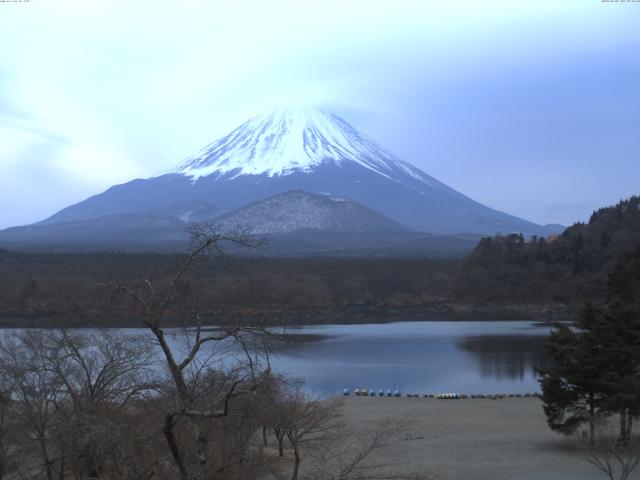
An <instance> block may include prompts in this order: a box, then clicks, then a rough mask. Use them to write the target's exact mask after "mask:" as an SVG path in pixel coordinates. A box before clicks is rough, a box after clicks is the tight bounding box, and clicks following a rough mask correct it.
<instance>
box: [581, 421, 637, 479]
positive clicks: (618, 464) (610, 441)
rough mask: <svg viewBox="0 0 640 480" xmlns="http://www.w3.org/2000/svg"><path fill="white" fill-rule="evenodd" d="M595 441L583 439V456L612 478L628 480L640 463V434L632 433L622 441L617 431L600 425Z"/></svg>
mask: <svg viewBox="0 0 640 480" xmlns="http://www.w3.org/2000/svg"><path fill="white" fill-rule="evenodd" d="M596 433H597V435H596V438H595V440H594V441H593V442H590V441H583V442H582V449H581V454H582V458H584V460H586V461H587V462H589V463H590V464H591V465H593V466H594V467H596V468H597V469H598V470H600V471H601V472H602V473H604V474H605V475H606V476H607V478H609V479H610V480H627V479H629V478H631V474H632V473H633V472H634V471H635V470H636V468H638V466H639V465H640V436H638V435H632V436H629V437H628V438H627V441H626V442H624V443H623V442H620V440H619V437H618V435H617V433H616V432H615V431H614V430H613V429H611V428H607V427H606V426H602V425H601V426H599V427H598V429H597V432H596Z"/></svg>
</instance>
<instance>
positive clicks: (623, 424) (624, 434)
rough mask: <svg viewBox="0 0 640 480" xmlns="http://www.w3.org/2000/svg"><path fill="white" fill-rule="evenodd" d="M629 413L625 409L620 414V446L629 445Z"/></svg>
mask: <svg viewBox="0 0 640 480" xmlns="http://www.w3.org/2000/svg"><path fill="white" fill-rule="evenodd" d="M628 415H629V412H628V410H627V409H626V408H625V409H623V410H622V411H621V412H620V438H618V443H619V444H620V445H627V444H628V443H629V432H628V431H627V429H628V419H627V417H628Z"/></svg>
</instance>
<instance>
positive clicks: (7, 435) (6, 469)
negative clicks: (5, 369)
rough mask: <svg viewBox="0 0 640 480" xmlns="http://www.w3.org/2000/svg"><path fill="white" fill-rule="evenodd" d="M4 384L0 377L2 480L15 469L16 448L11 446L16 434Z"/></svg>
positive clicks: (0, 473) (0, 479)
mask: <svg viewBox="0 0 640 480" xmlns="http://www.w3.org/2000/svg"><path fill="white" fill-rule="evenodd" d="M3 383H4V382H2V378H1V377H0V480H2V479H3V478H4V477H5V475H7V474H9V473H11V470H13V469H14V467H15V464H14V459H15V455H13V453H14V451H15V446H14V445H12V444H11V442H12V439H13V436H14V434H15V432H13V431H12V430H13V429H12V427H13V425H12V424H11V418H10V408H11V400H10V399H9V394H8V393H7V392H6V387H5V386H4V385H3Z"/></svg>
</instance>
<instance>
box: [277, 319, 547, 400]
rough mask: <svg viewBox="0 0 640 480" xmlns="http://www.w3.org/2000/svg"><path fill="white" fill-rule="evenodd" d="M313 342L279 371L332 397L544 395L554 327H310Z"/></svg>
mask: <svg viewBox="0 0 640 480" xmlns="http://www.w3.org/2000/svg"><path fill="white" fill-rule="evenodd" d="M292 332H293V333H296V334H303V335H315V336H316V337H315V340H313V341H302V342H300V343H298V344H297V345H296V346H295V347H294V348H292V349H290V350H287V351H284V352H280V353H278V354H276V355H275V356H274V358H273V360H272V364H273V366H274V367H275V368H276V369H278V370H280V371H283V372H287V373H289V374H291V375H293V376H296V377H301V378H305V379H306V385H307V388H308V390H309V391H310V392H312V393H314V394H316V395H318V396H322V397H326V396H331V395H336V394H338V393H339V392H340V391H341V390H342V389H343V388H357V387H363V388H369V389H370V388H374V389H376V390H377V389H380V388H383V389H387V388H394V387H396V386H397V387H400V389H401V390H402V391H403V393H418V394H424V393H437V392H443V391H449V392H458V393H469V394H473V393H527V392H534V391H538V390H539V388H538V382H537V379H536V374H535V367H540V366H543V365H544V364H545V363H546V356H545V350H544V342H545V338H546V336H547V335H548V333H549V328H548V327H543V326H539V325H536V324H534V323H533V322H524V321H512V322H504V321H501V322H484V321H477V322H400V323H389V324H365V325H326V326H308V327H302V328H298V329H295V330H293V331H292Z"/></svg>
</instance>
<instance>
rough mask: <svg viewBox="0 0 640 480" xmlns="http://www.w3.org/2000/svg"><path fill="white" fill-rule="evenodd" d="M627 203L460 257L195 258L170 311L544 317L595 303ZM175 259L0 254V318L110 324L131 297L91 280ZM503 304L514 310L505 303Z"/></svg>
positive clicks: (635, 200)
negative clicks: (556, 309) (552, 310)
mask: <svg viewBox="0 0 640 480" xmlns="http://www.w3.org/2000/svg"><path fill="white" fill-rule="evenodd" d="M639 207H640V197H632V198H630V199H628V200H624V201H622V202H620V203H618V204H617V205H615V206H612V207H607V208H602V209H600V210H598V211H596V212H594V213H593V215H592V216H591V218H590V220H589V222H588V223H577V224H575V225H573V226H572V227H569V228H567V229H566V231H565V232H564V233H562V234H561V235H560V236H558V237H555V238H554V237H550V238H548V239H545V238H537V237H533V238H530V239H525V238H524V237H523V236H522V235H519V234H512V235H508V236H497V237H493V238H489V237H488V238H484V239H482V240H481V241H480V243H479V244H478V246H477V247H476V248H475V249H474V250H473V251H472V252H471V253H470V254H469V255H468V256H467V257H465V258H464V259H462V260H457V259H433V258H431V259H430V258H419V257H413V258H407V257H404V258H403V257H393V256H388V257H376V258H363V257H355V258H348V257H342V258H321V257H314V258H273V257H257V256H253V257H237V256H233V257H224V258H222V259H221V258H216V259H205V260H203V261H201V262H199V263H198V264H197V265H194V268H193V270H192V271H191V272H190V273H189V275H188V276H186V277H184V278H183V279H182V280H181V283H180V285H179V288H178V292H179V295H180V300H181V302H182V304H181V306H180V308H184V307H188V308H189V309H191V310H194V311H198V312H202V313H203V315H205V316H208V318H209V319H210V320H211V321H216V322H217V321H220V319H222V318H228V319H229V320H230V321H232V320H234V318H235V321H237V318H239V317H247V318H251V319H252V320H255V319H256V318H258V319H260V320H263V321H265V322H271V321H273V322H279V321H282V320H287V321H294V322H309V321H313V322H323V321H325V322H333V321H338V322H348V321H362V320H363V319H366V320H368V321H378V320H380V321H382V320H392V319H397V318H405V319H406V318H413V319H442V318H491V317H494V318H516V317H519V318H533V317H540V316H545V315H546V314H545V315H538V314H539V312H540V311H542V310H543V306H544V308H547V307H548V306H549V305H553V306H560V307H566V306H569V307H570V308H568V310H569V311H571V310H572V309H573V311H577V310H578V309H579V306H580V305H581V304H583V303H584V302H586V301H595V302H598V301H601V300H604V297H605V296H606V291H607V275H608V274H609V273H610V272H611V271H612V269H613V268H614V267H615V266H616V264H617V263H616V262H618V264H619V265H620V264H624V263H625V262H628V261H631V260H629V259H627V257H625V255H627V256H628V255H631V252H633V251H634V249H635V247H636V245H640V208H639ZM181 258H182V257H181V256H180V255H177V254H153V253H123V252H102V253H83V254H80V253H78V254H72V253H34V252H31V253H28V252H12V251H8V250H0V320H1V321H2V322H3V324H4V325H11V324H21V325H23V324H24V322H25V321H28V320H29V319H34V320H35V319H37V320H42V319H48V320H49V321H51V322H54V323H57V322H62V323H65V324H74V325H78V324H83V323H86V322H87V321H90V322H91V323H100V324H108V325H118V324H122V322H125V319H130V311H131V308H132V305H131V304H130V303H129V302H128V301H127V300H126V298H123V297H122V296H114V295H113V293H112V292H111V291H109V290H108V289H103V288H100V287H99V286H97V285H98V284H100V283H105V282H106V283H121V282H127V283H129V284H131V283H132V282H133V283H134V284H137V285H138V288H144V284H145V280H146V279H150V280H153V281H154V282H159V283H162V282H163V281H167V279H169V278H171V276H172V274H173V273H174V271H175V266H176V265H178V264H179V263H180V260H181ZM629 258H631V257H629ZM620 259H622V260H620ZM625 259H626V260H625ZM635 261H638V260H637V257H636V260H635ZM620 262H622V263H620ZM513 306H516V307H519V309H518V308H515V309H511V310H509V308H510V307H513ZM500 309H502V310H500ZM560 311H561V313H562V314H564V313H563V312H565V311H567V309H566V308H565V309H562V308H561V310H560ZM129 321H130V320H126V322H129ZM126 322H125V323H126Z"/></svg>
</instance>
